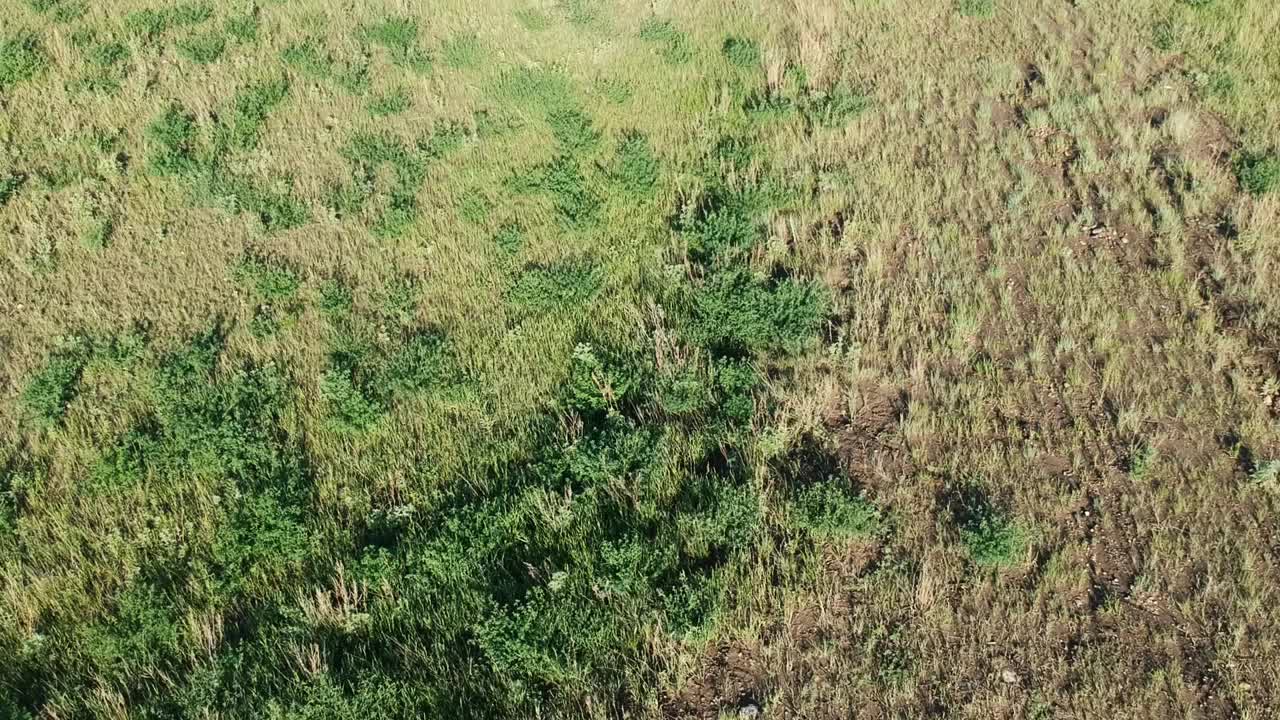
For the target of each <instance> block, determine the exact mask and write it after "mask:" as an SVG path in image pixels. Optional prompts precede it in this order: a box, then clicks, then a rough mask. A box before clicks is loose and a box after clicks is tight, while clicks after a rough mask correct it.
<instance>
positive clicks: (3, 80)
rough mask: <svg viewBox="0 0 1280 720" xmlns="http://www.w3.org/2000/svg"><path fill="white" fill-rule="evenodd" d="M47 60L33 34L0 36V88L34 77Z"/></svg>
mask: <svg viewBox="0 0 1280 720" xmlns="http://www.w3.org/2000/svg"><path fill="white" fill-rule="evenodd" d="M48 62H49V58H48V55H46V54H45V51H44V48H43V47H42V46H41V44H40V40H39V38H37V37H36V36H35V34H33V33H26V34H21V35H16V36H13V37H7V38H0V90H7V89H8V88H11V87H13V86H14V85H17V84H18V83H20V82H24V81H26V80H30V79H32V78H34V77H36V76H37V75H39V74H40V73H41V72H43V71H44V68H45V66H46V65H47V64H48Z"/></svg>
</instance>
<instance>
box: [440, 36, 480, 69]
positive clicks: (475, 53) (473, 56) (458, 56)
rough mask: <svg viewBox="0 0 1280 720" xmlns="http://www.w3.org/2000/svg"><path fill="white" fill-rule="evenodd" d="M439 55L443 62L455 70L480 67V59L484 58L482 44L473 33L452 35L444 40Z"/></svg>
mask: <svg viewBox="0 0 1280 720" xmlns="http://www.w3.org/2000/svg"><path fill="white" fill-rule="evenodd" d="M440 55H441V59H442V60H444V64H445V65H448V66H449V67H451V68H454V69H455V70H471V69H474V68H477V67H480V61H481V60H483V59H484V46H483V45H481V44H480V38H479V37H477V36H476V34H475V33H464V34H461V35H454V36H453V37H451V38H449V39H448V40H445V42H444V46H443V47H442V48H441V49H440Z"/></svg>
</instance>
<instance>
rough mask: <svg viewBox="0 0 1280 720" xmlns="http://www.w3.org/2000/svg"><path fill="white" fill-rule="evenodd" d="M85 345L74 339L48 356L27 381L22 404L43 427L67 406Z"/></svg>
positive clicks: (57, 420)
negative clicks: (71, 342)
mask: <svg viewBox="0 0 1280 720" xmlns="http://www.w3.org/2000/svg"><path fill="white" fill-rule="evenodd" d="M89 356H90V354H89V347H88V344H87V343H86V342H83V341H77V342H75V343H73V344H71V345H69V346H68V347H65V348H62V349H59V350H57V351H55V352H54V353H53V354H52V355H50V356H49V359H48V360H46V361H45V364H44V367H42V368H40V370H39V371H37V372H36V374H35V375H34V376H33V377H32V378H31V379H30V380H29V381H28V382H27V386H26V387H25V388H24V389H23V391H22V403H23V405H24V406H25V407H26V410H27V413H28V415H29V416H30V417H31V418H32V419H33V420H35V422H37V423H39V424H40V425H42V426H45V427H52V426H54V425H57V424H59V423H61V422H62V418H63V416H64V415H65V414H66V412H67V406H68V405H70V404H71V401H72V400H73V399H75V396H76V394H77V393H78V392H79V388H80V375H81V374H82V373H83V372H84V368H85V365H86V364H88V362H89Z"/></svg>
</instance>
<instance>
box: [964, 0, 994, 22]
mask: <svg viewBox="0 0 1280 720" xmlns="http://www.w3.org/2000/svg"><path fill="white" fill-rule="evenodd" d="M955 7H956V12H958V13H960V14H961V15H963V16H964V17H977V18H986V17H991V16H992V15H994V14H995V11H996V3H995V0H956V6H955Z"/></svg>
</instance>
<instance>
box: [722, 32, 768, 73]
mask: <svg viewBox="0 0 1280 720" xmlns="http://www.w3.org/2000/svg"><path fill="white" fill-rule="evenodd" d="M720 52H721V54H723V55H724V59H725V60H727V61H728V62H729V64H730V65H732V66H734V67H738V68H744V69H748V68H757V67H759V66H760V45H759V44H757V43H756V41H755V40H751V39H748V38H742V37H732V36H731V37H727V38H725V40H724V43H723V44H722V45H721V46H720Z"/></svg>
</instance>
